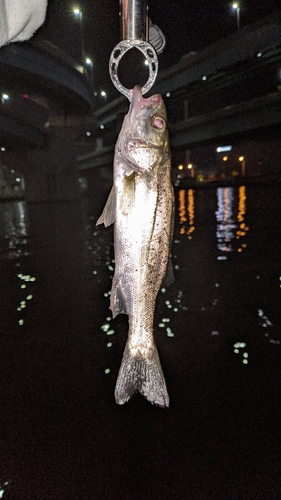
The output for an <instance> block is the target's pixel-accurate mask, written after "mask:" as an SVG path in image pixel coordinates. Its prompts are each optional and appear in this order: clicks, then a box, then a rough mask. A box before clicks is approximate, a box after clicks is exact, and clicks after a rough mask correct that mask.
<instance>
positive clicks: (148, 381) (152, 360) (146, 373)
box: [115, 346, 169, 407]
mask: <svg viewBox="0 0 281 500" xmlns="http://www.w3.org/2000/svg"><path fill="white" fill-rule="evenodd" d="M135 392H140V393H141V394H142V395H143V396H144V397H145V398H146V399H147V400H148V401H149V402H150V403H152V404H154V405H157V406H162V407H168V406H169V395H168V391H167V387H166V382H165V378H164V375H163V371H162V368H161V364H160V360H159V356H158V352H157V348H156V347H155V350H154V351H153V354H152V356H151V357H149V358H144V357H140V356H132V355H130V353H129V350H128V348H127V346H126V347H125V351H124V355H123V359H122V363H121V366H120V370H119V374H118V378H117V382H116V387H115V401H116V403H117V404H119V405H122V404H124V403H126V402H127V401H129V399H130V398H131V396H132V395H133V394H134V393H135Z"/></svg>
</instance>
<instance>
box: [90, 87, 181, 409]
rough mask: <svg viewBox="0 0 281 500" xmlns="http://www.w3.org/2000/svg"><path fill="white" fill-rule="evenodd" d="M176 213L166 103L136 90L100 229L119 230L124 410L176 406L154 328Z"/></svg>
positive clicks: (119, 386) (120, 398)
mask: <svg viewBox="0 0 281 500" xmlns="http://www.w3.org/2000/svg"><path fill="white" fill-rule="evenodd" d="M172 211H173V188H172V185H171V166H170V148H169V138H168V131H167V115H166V108H165V105H164V102H163V100H162V98H161V96H160V95H154V96H152V97H149V98H147V99H145V98H143V97H142V95H141V91H140V88H139V87H135V88H134V89H133V91H132V101H131V105H130V109H129V112H128V114H127V115H126V116H125V118H124V122H123V126H122V129H121V132H120V134H119V137H118V140H117V143H116V147H115V158H114V185H113V188H112V190H111V193H110V196H109V199H108V201H107V203H106V206H105V208H104V211H103V213H102V215H101V217H100V218H99V220H98V222H97V224H100V223H104V224H105V226H107V225H109V224H111V223H112V222H114V223H115V227H114V248H115V273H114V277H113V283H112V290H111V301H110V307H111V310H112V313H113V317H115V316H116V315H117V314H121V313H125V314H128V316H129V333H128V340H127V344H126V347H125V351H124V355H123V359H122V363H121V367H120V370H119V375H118V379H117V383H116V388H115V399H116V402H117V403H119V404H123V403H125V402H126V401H128V400H129V399H130V397H131V396H132V394H134V393H135V392H140V393H141V394H142V395H143V396H145V397H146V398H147V399H148V401H150V402H151V403H153V404H156V405H159V406H163V407H164V406H169V396H168V392H167V388H166V383H165V379H164V375H163V372H162V368H161V365H160V361H159V357H158V352H157V347H156V344H155V341H154V336H153V323H154V312H155V303H156V298H157V294H158V292H159V288H160V286H161V283H162V281H163V278H164V277H165V275H166V276H167V281H172V270H171V268H170V262H169V257H170V235H171V230H172ZM168 264H169V265H168ZM167 274H168V275H167Z"/></svg>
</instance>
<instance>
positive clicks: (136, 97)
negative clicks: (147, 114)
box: [131, 85, 163, 110]
mask: <svg viewBox="0 0 281 500" xmlns="http://www.w3.org/2000/svg"><path fill="white" fill-rule="evenodd" d="M131 92H132V100H131V109H132V110H133V109H135V108H138V109H143V108H146V107H148V106H151V105H152V106H154V105H156V104H160V103H161V102H163V99H162V96H161V94H155V95H153V96H150V97H147V98H145V97H143V95H142V93H141V88H140V86H139V85H135V86H134V88H133V89H132V91H131Z"/></svg>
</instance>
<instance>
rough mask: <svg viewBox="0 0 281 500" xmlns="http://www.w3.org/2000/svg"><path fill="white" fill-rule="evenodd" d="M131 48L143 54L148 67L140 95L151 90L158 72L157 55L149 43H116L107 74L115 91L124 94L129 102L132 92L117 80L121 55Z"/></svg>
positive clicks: (127, 41)
mask: <svg viewBox="0 0 281 500" xmlns="http://www.w3.org/2000/svg"><path fill="white" fill-rule="evenodd" d="M133 47H135V48H136V49H138V50H140V51H141V52H142V53H143V54H144V56H145V58H146V60H147V62H148V67H149V77H148V80H147V82H146V84H145V85H143V87H141V93H142V94H146V93H147V92H148V91H149V90H150V89H151V87H152V85H153V84H154V82H155V79H156V76H157V72H158V58H157V54H156V52H155V50H154V48H153V47H152V45H151V44H150V43H149V42H145V41H142V40H123V41H121V42H120V43H118V44H117V45H116V47H115V48H114V49H113V51H112V53H111V56H110V59H109V74H110V77H111V80H112V82H113V84H114V85H115V87H116V88H117V90H119V92H121V94H124V95H125V96H126V97H127V98H128V99H129V101H131V98H132V90H131V89H128V88H127V87H124V85H123V84H122V83H121V82H120V80H119V78H118V65H119V62H120V60H121V59H122V57H123V55H124V54H125V53H126V52H127V51H128V50H130V49H132V48H133Z"/></svg>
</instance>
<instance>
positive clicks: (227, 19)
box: [36, 0, 280, 97]
mask: <svg viewBox="0 0 281 500" xmlns="http://www.w3.org/2000/svg"><path fill="white" fill-rule="evenodd" d="M231 5H232V2H231V1H229V0H216V1H214V0H150V2H149V14H150V17H151V19H152V20H153V22H154V23H155V24H158V25H159V26H160V28H161V29H162V31H163V32H164V34H165V36H166V48H165V50H164V52H163V54H161V55H160V56H159V71H161V69H165V68H167V67H168V66H171V65H173V64H175V63H176V62H178V61H179V59H180V58H181V56H182V55H183V54H184V53H188V52H189V51H199V50H200V49H203V48H204V47H206V46H208V45H210V44H212V43H214V42H216V41H217V40H219V39H221V38H223V37H226V36H228V35H230V34H232V33H234V32H235V31H236V13H235V12H234V11H233V10H232V9H231ZM240 5H241V28H243V27H244V26H247V25H248V24H251V23H252V22H254V21H257V20H259V19H261V18H263V17H265V16H267V15H268V14H271V13H272V12H274V11H275V10H276V9H278V8H279V7H280V0H267V1H264V2H258V1H257V0H244V1H243V2H240ZM74 6H80V7H81V8H82V10H83V25H84V39H85V50H86V53H87V54H88V55H89V56H90V57H91V58H92V59H93V61H94V74H95V83H96V86H97V87H99V88H104V89H105V90H106V91H107V92H108V94H109V96H110V97H111V96H114V95H116V92H117V91H115V88H114V87H113V84H112V82H111V80H110V77H109V73H108V61H109V57H110V54H111V51H112V49H113V48H114V47H115V45H116V44H117V43H118V42H119V41H120V25H119V15H118V13H119V0H81V1H80V2H79V1H78V2H77V3H76V4H75V2H72V1H69V0H49V1H48V9H47V17H46V21H45V23H44V25H43V26H42V27H41V28H40V29H39V30H38V32H37V35H36V36H42V37H44V38H46V39H48V40H50V41H52V42H53V43H55V44H56V45H58V46H59V47H60V48H62V49H63V50H64V51H66V52H67V53H68V54H69V55H70V56H72V57H73V58H75V59H77V60H78V59H79V58H80V55H81V42H80V29H79V21H78V20H77V19H76V18H75V17H74V15H73V13H72V8H73V7H74ZM123 83H125V82H123Z"/></svg>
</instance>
